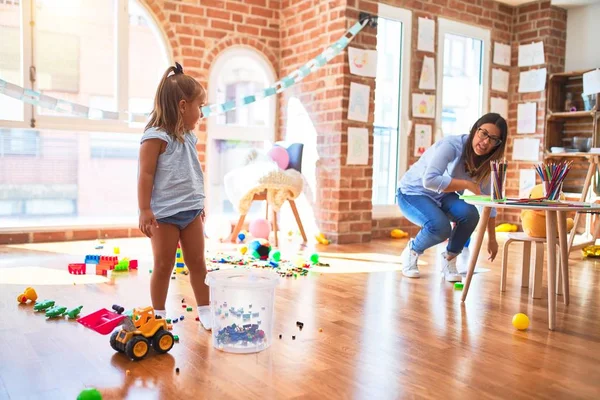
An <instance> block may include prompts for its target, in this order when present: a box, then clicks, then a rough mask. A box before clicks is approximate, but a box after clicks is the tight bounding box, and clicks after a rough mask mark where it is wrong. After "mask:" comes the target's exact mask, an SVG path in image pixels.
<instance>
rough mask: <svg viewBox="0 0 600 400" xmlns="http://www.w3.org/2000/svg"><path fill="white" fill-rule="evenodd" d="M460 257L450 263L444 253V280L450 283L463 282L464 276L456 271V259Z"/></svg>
mask: <svg viewBox="0 0 600 400" xmlns="http://www.w3.org/2000/svg"><path fill="white" fill-rule="evenodd" d="M457 258H458V257H454V258H453V259H452V260H450V261H448V259H446V252H444V253H442V273H443V274H444V278H445V279H446V281H448V282H461V281H462V276H461V275H460V274H459V273H458V270H457V269H456V259H457Z"/></svg>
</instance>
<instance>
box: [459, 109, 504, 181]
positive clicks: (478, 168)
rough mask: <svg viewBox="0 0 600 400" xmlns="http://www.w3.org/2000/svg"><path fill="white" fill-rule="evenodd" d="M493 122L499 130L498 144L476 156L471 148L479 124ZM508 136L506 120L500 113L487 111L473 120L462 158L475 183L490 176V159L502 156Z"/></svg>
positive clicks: (497, 158)
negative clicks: (487, 151)
mask: <svg viewBox="0 0 600 400" xmlns="http://www.w3.org/2000/svg"><path fill="white" fill-rule="evenodd" d="M484 124H493V125H496V127H497V128H498V130H499V131H500V140H502V141H501V142H500V144H499V145H498V146H496V147H495V148H494V149H493V150H492V151H491V152H490V153H488V154H485V155H483V156H478V155H477V154H476V153H475V150H473V137H474V136H475V134H476V133H477V130H478V129H479V127H481V125H484ZM507 136H508V125H507V124H506V120H505V119H504V118H502V116H501V115H500V114H496V113H488V114H485V115H484V116H482V117H481V118H479V119H478V120H477V122H475V124H474V125H473V127H472V128H471V132H470V133H469V138H468V139H467V143H466V144H465V148H464V149H463V158H464V159H465V170H466V171H467V173H468V174H469V176H471V177H472V178H475V181H476V182H477V183H481V182H483V181H484V180H486V179H487V178H488V177H489V176H490V161H492V160H499V159H501V158H502V157H504V149H505V148H506V137H507Z"/></svg>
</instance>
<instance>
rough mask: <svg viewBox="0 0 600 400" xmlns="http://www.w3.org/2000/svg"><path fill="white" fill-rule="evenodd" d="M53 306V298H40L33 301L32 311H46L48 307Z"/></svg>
mask: <svg viewBox="0 0 600 400" xmlns="http://www.w3.org/2000/svg"><path fill="white" fill-rule="evenodd" d="M53 306H54V300H42V301H38V302H36V303H35V305H34V306H33V310H34V311H46V310H47V309H48V308H50V307H53Z"/></svg>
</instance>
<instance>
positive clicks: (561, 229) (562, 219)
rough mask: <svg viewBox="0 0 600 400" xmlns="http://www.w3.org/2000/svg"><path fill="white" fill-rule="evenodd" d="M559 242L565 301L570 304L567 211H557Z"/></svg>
mask: <svg viewBox="0 0 600 400" xmlns="http://www.w3.org/2000/svg"><path fill="white" fill-rule="evenodd" d="M556 214H557V217H558V243H559V246H560V274H561V277H562V284H563V301H564V302H565V305H568V304H569V247H568V246H569V245H568V243H567V213H566V212H565V211H557V213H556Z"/></svg>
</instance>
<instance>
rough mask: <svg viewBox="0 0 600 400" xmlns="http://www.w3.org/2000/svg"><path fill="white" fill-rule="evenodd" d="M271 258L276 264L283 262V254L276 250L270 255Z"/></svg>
mask: <svg viewBox="0 0 600 400" xmlns="http://www.w3.org/2000/svg"><path fill="white" fill-rule="evenodd" d="M269 258H270V259H271V260H273V261H275V262H279V261H281V252H280V251H279V250H276V249H272V250H271V252H270V253H269Z"/></svg>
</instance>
